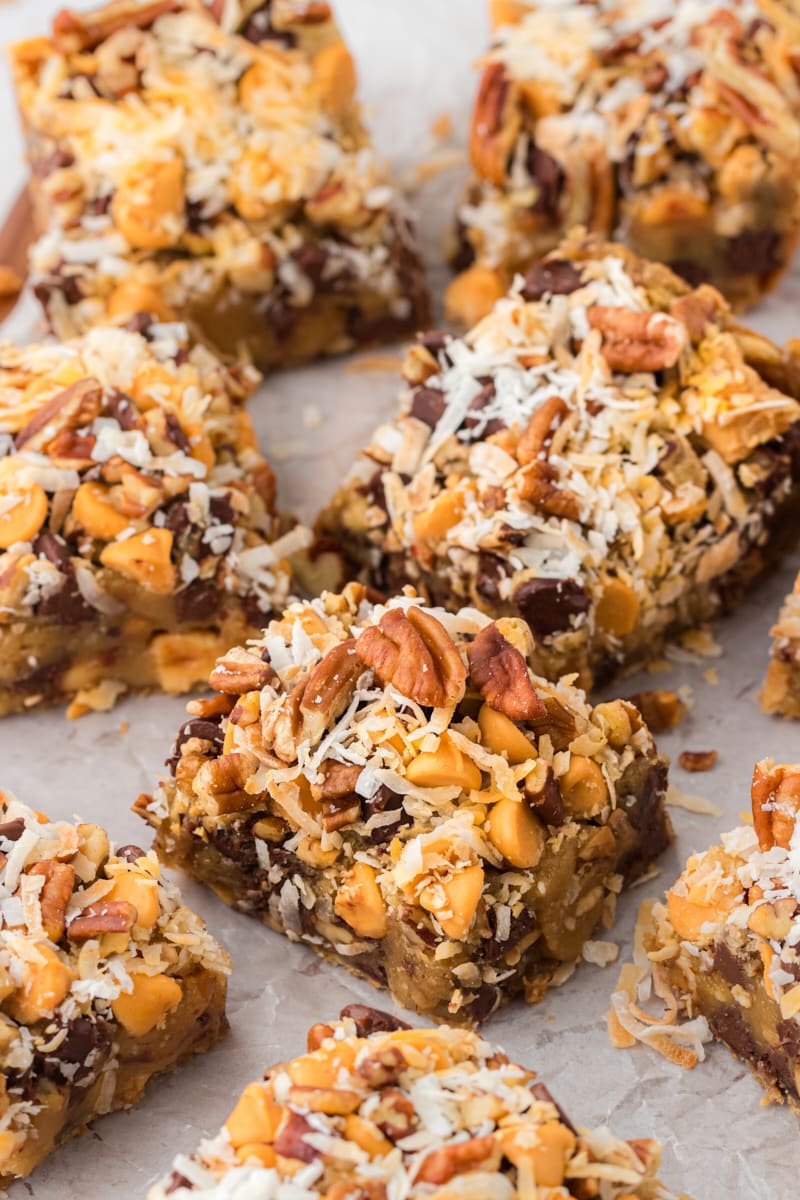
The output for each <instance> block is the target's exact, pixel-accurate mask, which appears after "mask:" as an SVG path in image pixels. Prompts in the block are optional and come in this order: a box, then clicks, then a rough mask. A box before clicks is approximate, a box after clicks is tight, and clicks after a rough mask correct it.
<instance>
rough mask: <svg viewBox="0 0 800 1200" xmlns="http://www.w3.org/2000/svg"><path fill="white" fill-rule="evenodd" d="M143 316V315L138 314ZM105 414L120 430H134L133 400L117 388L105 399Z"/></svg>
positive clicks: (134, 410) (134, 413) (134, 411)
mask: <svg viewBox="0 0 800 1200" xmlns="http://www.w3.org/2000/svg"><path fill="white" fill-rule="evenodd" d="M140 315H143V314H140ZM105 408H106V412H107V413H108V415H109V416H110V417H113V418H114V420H115V421H116V422H117V424H118V425H119V427H120V429H125V430H130V429H135V428H136V409H135V407H134V403H133V400H132V399H131V397H130V396H128V395H127V394H126V393H125V392H121V391H120V390H119V388H113V389H112V390H111V391H110V392H108V393H107V394H106V397H105Z"/></svg>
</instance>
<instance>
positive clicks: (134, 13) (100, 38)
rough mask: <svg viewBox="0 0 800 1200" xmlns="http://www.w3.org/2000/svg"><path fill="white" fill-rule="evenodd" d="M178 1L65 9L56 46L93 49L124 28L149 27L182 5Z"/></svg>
mask: <svg viewBox="0 0 800 1200" xmlns="http://www.w3.org/2000/svg"><path fill="white" fill-rule="evenodd" d="M178 7H179V5H178V3H177V0H149V3H143V4H142V3H137V2H134V0H114V2H112V3H111V4H106V5H104V6H103V7H102V8H99V9H98V10H97V11H96V12H89V13H80V12H74V11H73V10H72V9H71V8H62V9H61V11H60V12H58V13H56V16H55V18H54V20H53V36H54V38H55V41H56V45H57V46H58V48H59V49H60V50H62V51H63V52H65V53H68V54H71V53H74V52H75V51H76V50H91V49H93V48H94V47H95V46H99V45H100V43H101V42H104V41H106V39H107V38H110V37H111V35H112V34H113V33H116V32H117V31H118V30H120V29H133V28H136V29H146V28H147V27H148V26H149V25H152V24H153V22H154V21H155V20H157V19H158V17H161V16H163V15H164V13H168V12H172V11H173V10H174V9H176V8H178Z"/></svg>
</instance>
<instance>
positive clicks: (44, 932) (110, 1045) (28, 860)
mask: <svg viewBox="0 0 800 1200" xmlns="http://www.w3.org/2000/svg"><path fill="white" fill-rule="evenodd" d="M134 851H136V853H134ZM0 888H1V889H2V896H3V901H2V904H3V926H4V928H3V931H2V933H1V934H0V1027H1V1029H2V1037H0V1071H2V1077H3V1084H4V1086H3V1105H4V1113H3V1119H4V1127H3V1134H2V1138H1V1139H0V1182H2V1185H3V1187H7V1186H8V1184H9V1183H10V1182H11V1180H13V1179H15V1178H20V1177H22V1176H26V1175H28V1174H29V1173H30V1172H31V1171H32V1170H33V1168H34V1167H36V1166H37V1165H38V1164H39V1163H40V1162H42V1160H43V1159H45V1158H46V1157H47V1156H48V1154H49V1153H50V1152H51V1151H52V1150H53V1148H54V1147H57V1146H59V1145H60V1144H61V1143H62V1142H64V1141H67V1140H68V1139H69V1138H72V1137H76V1136H78V1135H79V1134H82V1133H85V1132H86V1128H87V1124H88V1122H90V1121H92V1120H94V1118H95V1117H99V1116H102V1115H104V1114H106V1113H109V1112H114V1111H115V1110H117V1109H121V1108H128V1107H130V1105H131V1104H132V1103H134V1102H135V1101H136V1100H138V1099H139V1096H140V1094H141V1093H142V1091H143V1090H144V1088H145V1087H146V1086H147V1085H148V1084H149V1082H150V1080H151V1079H152V1078H153V1077H154V1076H156V1075H159V1074H161V1073H163V1072H165V1071H169V1070H172V1069H173V1068H174V1067H176V1066H177V1065H178V1063H179V1062H181V1061H183V1060H184V1059H185V1058H187V1057H188V1056H189V1055H191V1054H196V1053H198V1052H200V1051H204V1050H208V1049H210V1048H211V1047H212V1046H213V1045H214V1044H215V1042H216V1041H217V1040H218V1039H219V1038H220V1037H221V1036H222V1035H223V1034H224V1033H225V1031H226V1029H227V1022H226V1019H225V996H226V990H227V975H228V972H229V970H230V960H229V958H228V956H227V954H226V953H225V951H224V950H223V949H222V948H221V947H220V946H219V945H217V943H216V942H215V941H214V940H213V939H212V938H211V937H210V935H209V934H208V932H207V930H206V927H205V925H204V924H203V922H202V921H201V920H200V918H199V917H198V916H197V915H196V914H195V913H193V912H192V911H191V910H190V909H188V908H186V907H184V906H183V905H182V903H181V898H180V894H179V893H178V891H177V889H176V887H175V886H174V884H171V883H170V884H168V883H166V882H165V881H163V880H162V878H161V871H160V868H159V865H158V862H157V861H156V858H155V855H153V854H146V853H145V851H143V850H140V849H138V848H137V847H121V848H120V849H119V850H115V848H114V847H113V846H112V845H111V844H110V843H109V840H108V837H107V835H106V834H105V832H104V831H103V830H102V829H101V828H100V827H99V826H97V825H89V824H80V825H73V824H71V823H69V822H65V821H52V820H51V819H50V818H49V817H48V816H46V815H45V814H43V813H41V812H39V811H34V810H33V809H30V808H28V807H26V805H24V804H22V803H21V802H20V801H19V800H17V799H16V798H15V797H14V796H12V795H11V794H10V793H8V792H4V793H0ZM122 896H125V897H127V899H124V900H123V899H121V897H122ZM133 1079H135V1081H136V1082H135V1084H132V1082H131V1081H132V1080H133ZM76 1095H80V1097H81V1103H80V1104H79V1105H76V1103H75V1098H76Z"/></svg>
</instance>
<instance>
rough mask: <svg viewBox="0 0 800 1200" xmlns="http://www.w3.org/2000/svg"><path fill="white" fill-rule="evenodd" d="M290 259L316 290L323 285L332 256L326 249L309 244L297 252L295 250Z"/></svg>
mask: <svg viewBox="0 0 800 1200" xmlns="http://www.w3.org/2000/svg"><path fill="white" fill-rule="evenodd" d="M290 257H291V259H292V262H293V263H294V264H295V266H296V267H297V268H298V269H299V270H300V271H302V272H303V274H304V275H305V276H306V278H307V279H308V280H309V281H310V282H311V283H312V284H313V285H314V288H315V289H316V288H318V287H319V286H320V284H321V283H322V275H323V272H324V270H325V267H326V266H327V264H328V260H329V259H330V254H329V253H328V251H327V250H326V249H325V247H324V246H319V245H317V244H315V243H307V244H306V245H304V246H299V247H298V248H297V250H293V251H292V254H291V256H290Z"/></svg>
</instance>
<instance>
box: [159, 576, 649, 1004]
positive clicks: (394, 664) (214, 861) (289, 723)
mask: <svg viewBox="0 0 800 1200" xmlns="http://www.w3.org/2000/svg"><path fill="white" fill-rule="evenodd" d="M530 650H531V639H530V634H529V631H528V628H527V626H526V625H525V623H524V622H522V621H519V620H516V621H515V620H505V621H503V620H501V621H499V622H497V623H494V622H491V621H490V620H489V619H488V618H487V617H485V616H483V615H482V614H481V613H479V612H478V611H477V610H475V609H464V610H462V611H461V612H459V613H456V614H448V613H446V612H445V611H444V610H441V609H434V610H431V609H429V608H426V607H424V606H423V605H422V604H421V603H420V601H418V600H417V599H416V598H415V597H414V596H413V595H411V594H409V595H404V596H398V597H395V598H394V599H392V600H390V601H389V602H388V603H387V604H386V605H377V606H375V605H372V604H370V603H369V602H368V601H367V599H366V597H365V594H364V589H363V588H362V587H361V586H360V585H358V584H351V585H349V586H348V588H347V589H346V590H345V592H344V593H342V594H341V595H336V594H331V593H328V594H326V595H324V596H323V597H322V598H320V599H318V600H314V601H312V602H309V603H307V604H302V603H296V604H293V605H292V606H290V607H289V608H288V609H287V610H286V612H285V613H284V615H283V617H282V618H280V619H279V620H276V621H273V622H272V623H271V624H270V626H269V627H268V628H267V630H266V631H265V632H264V635H263V638H262V639H260V640H258V641H253V642H250V643H248V645H247V646H246V647H240V648H238V649H236V650H233V651H231V652H230V653H229V654H227V655H225V657H224V658H222V659H221V660H220V661H219V662H218V664H217V666H216V668H215V670H214V672H213V674H212V676H211V686H212V687H214V688H215V689H216V691H217V695H216V696H214V697H213V698H212V699H210V700H196V701H192V702H191V703H190V705H189V712H190V714H191V719H190V720H189V721H188V722H187V723H186V724H185V725H184V726H183V727H182V729H181V730H180V734H179V737H178V741H177V744H176V748H175V750H174V753H173V757H172V760H171V763H170V765H171V771H172V777H171V778H170V779H169V780H167V781H165V782H164V783H163V784H162V785H161V787H160V788H159V790H158V791H157V792H156V794H155V796H153V797H149V796H143V797H141V798H140V800H139V802H138V804H137V811H139V812H140V814H141V815H142V816H143V817H145V818H146V819H147V820H148V821H150V823H151V824H152V825H153V826H154V827H155V829H156V843H155V844H156V850H157V852H158V854H159V856H160V857H161V858H162V859H163V860H164V861H165V862H169V863H173V864H176V865H179V866H181V867H183V868H184V869H185V870H187V871H188V872H189V873H190V874H191V875H193V876H194V877H195V878H197V879H199V880H201V881H203V882H205V883H207V884H210V885H211V886H212V887H213V888H214V890H215V891H216V892H217V893H218V895H219V896H221V897H222V899H224V900H225V901H226V902H227V903H229V904H232V905H233V906H234V907H236V908H238V909H240V910H241V911H243V912H247V913H251V914H253V915H255V916H258V917H260V918H261V919H262V920H263V921H264V922H266V923H267V924H268V925H270V926H271V927H272V928H273V929H276V930H278V931H280V932H283V933H285V934H287V935H288V936H289V937H290V938H292V939H293V940H300V941H304V942H306V943H308V944H309V945H311V946H312V947H313V948H314V949H316V950H317V951H318V952H319V953H320V954H323V955H324V956H326V957H329V958H332V959H334V960H337V961H339V962H340V963H342V964H343V965H344V966H346V967H348V968H349V969H350V970H352V971H354V972H356V973H358V974H361V975H364V976H366V977H368V978H369V979H371V980H372V981H373V982H374V983H376V984H378V985H381V986H384V987H388V988H389V990H390V991H391V992H392V994H393V995H394V997H395V998H396V999H397V1001H398V1002H399V1003H401V1004H403V1005H405V1006H406V1007H408V1008H412V1009H416V1010H417V1011H419V1012H422V1013H429V1014H431V1015H433V1016H435V1017H437V1018H440V1019H442V1020H460V1021H462V1022H463V1021H479V1020H481V1019H483V1018H484V1017H486V1016H487V1015H488V1014H489V1013H490V1012H491V1011H492V1010H493V1009H494V1008H496V1007H497V1006H498V1005H499V1004H500V1003H502V1002H503V1001H505V1000H507V999H508V998H510V997H511V996H512V995H514V994H515V993H518V992H524V993H525V996H526V998H527V999H528V1000H529V1001H535V1000H538V999H540V998H541V996H542V995H543V994H544V992H545V990H546V988H547V986H548V985H549V984H550V983H552V982H553V981H555V982H559V981H561V980H563V979H565V978H566V977H567V976H568V975H569V974H570V973H571V970H572V966H573V964H574V963H575V962H576V961H577V960H578V959H579V958H580V957H581V955H582V954H583V955H584V956H585V957H587V958H589V957H591V958H592V959H593V961H599V957H598V956H602V954H603V953H604V952H605V951H607V949H608V945H607V943H601V944H599V945H597V944H595V943H594V942H592V944H591V945H590V946H587V943H589V942H591V939H592V935H593V934H594V933H595V931H596V930H597V929H598V928H599V927H601V926H603V925H605V926H608V925H610V924H611V922H612V921H613V916H614V906H615V901H616V897H617V895H618V893H619V892H620V891H621V889H622V888H623V887H624V886H625V884H626V883H629V882H630V881H631V880H633V879H635V878H637V877H638V876H639V875H640V874H641V873H642V872H643V871H644V870H646V869H647V868H648V867H649V866H650V864H651V863H652V862H653V860H654V858H655V857H656V856H657V855H658V854H659V853H660V852H661V851H662V850H663V849H664V848H665V847H666V846H667V844H668V843H669V841H670V840H671V827H670V823H669V819H668V817H667V816H666V813H665V811H664V807H663V799H664V793H665V790H666V762H665V760H664V759H663V758H662V757H660V756H659V755H658V754H657V752H656V749H655V746H654V744H653V739H652V737H651V735H650V732H649V731H648V729H647V728H646V726H645V725H644V723H643V721H642V719H641V717H640V715H639V713H638V711H637V710H636V709H635V708H634V707H633V706H632V705H630V704H626V703H625V702H623V701H614V702H611V703H608V704H601V705H598V706H597V707H596V708H591V707H590V706H589V705H588V704H587V702H586V698H585V696H584V695H583V693H582V692H580V691H578V690H577V689H576V688H575V687H574V686H572V683H571V681H570V680H568V679H567V680H562V682H561V683H560V684H559V685H558V686H554V685H551V684H548V683H546V682H545V681H544V680H543V679H540V678H538V677H537V676H535V675H533V674H532V672H531V670H530V667H529V664H528V656H529V654H530Z"/></svg>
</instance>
